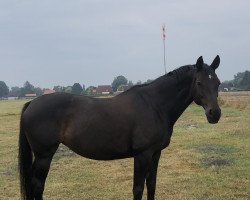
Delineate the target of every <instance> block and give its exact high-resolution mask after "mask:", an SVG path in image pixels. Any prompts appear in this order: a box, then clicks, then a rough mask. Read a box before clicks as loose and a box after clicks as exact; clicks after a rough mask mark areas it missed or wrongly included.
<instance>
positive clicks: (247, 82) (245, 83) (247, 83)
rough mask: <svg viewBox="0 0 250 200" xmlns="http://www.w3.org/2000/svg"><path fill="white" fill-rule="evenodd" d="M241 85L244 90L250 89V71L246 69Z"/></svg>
mask: <svg viewBox="0 0 250 200" xmlns="http://www.w3.org/2000/svg"><path fill="white" fill-rule="evenodd" d="M239 87H240V88H241V89H243V90H249V89H250V71H245V72H244V75H243V77H242V80H241V81H240V83H239Z"/></svg>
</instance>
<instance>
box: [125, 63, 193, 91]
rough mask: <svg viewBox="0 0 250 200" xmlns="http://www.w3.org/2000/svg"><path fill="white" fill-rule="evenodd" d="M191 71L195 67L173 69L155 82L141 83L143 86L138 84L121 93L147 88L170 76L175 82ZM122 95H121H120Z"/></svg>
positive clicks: (187, 66) (185, 66)
mask: <svg viewBox="0 0 250 200" xmlns="http://www.w3.org/2000/svg"><path fill="white" fill-rule="evenodd" d="M193 69H196V67H195V65H184V66H181V67H179V68H176V69H174V70H173V71H170V72H168V73H167V74H164V75H162V76H160V77H158V78H156V79H155V80H153V81H152V82H150V83H143V84H140V85H134V86H132V87H131V88H130V89H128V90H127V91H125V92H123V93H127V92H129V91H131V90H134V89H136V88H141V87H145V86H149V85H152V84H154V83H155V82H156V81H159V80H166V79H168V77H170V76H175V78H176V79H177V80H179V79H180V78H181V77H182V76H183V75H185V74H186V73H187V72H188V71H190V70H193ZM121 94H122V93H121Z"/></svg>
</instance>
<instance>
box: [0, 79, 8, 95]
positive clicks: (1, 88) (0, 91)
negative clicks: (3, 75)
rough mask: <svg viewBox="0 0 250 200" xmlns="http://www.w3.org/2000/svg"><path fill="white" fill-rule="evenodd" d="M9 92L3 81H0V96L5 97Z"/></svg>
mask: <svg viewBox="0 0 250 200" xmlns="http://www.w3.org/2000/svg"><path fill="white" fill-rule="evenodd" d="M8 94H9V88H8V86H7V85H6V84H5V82H3V81H0V98H1V97H5V96H7V95H8Z"/></svg>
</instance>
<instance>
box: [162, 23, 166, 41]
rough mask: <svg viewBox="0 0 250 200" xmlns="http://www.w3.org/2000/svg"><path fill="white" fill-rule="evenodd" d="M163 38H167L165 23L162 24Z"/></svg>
mask: <svg viewBox="0 0 250 200" xmlns="http://www.w3.org/2000/svg"><path fill="white" fill-rule="evenodd" d="M162 38H163V40H165V39H166V32H165V25H162Z"/></svg>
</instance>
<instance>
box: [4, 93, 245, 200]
mask: <svg viewBox="0 0 250 200" xmlns="http://www.w3.org/2000/svg"><path fill="white" fill-rule="evenodd" d="M24 102H25V101H24V100H15V101H0V197H1V198H0V199H4V200H8V199H11V200H15V199H20V195H19V181H18V173H17V144H18V134H19V117H20V110H21V107H22V105H23V104H24ZM220 102H221V104H222V105H221V109H222V117H221V120H220V122H219V123H218V124H216V125H211V124H209V123H208V122H207V120H206V117H205V115H204V111H203V109H202V108H200V107H198V106H196V105H194V104H192V105H191V106H190V107H189V108H188V109H187V110H186V111H185V113H184V114H183V115H182V116H181V118H180V119H179V120H178V122H177V123H176V125H175V128H174V133H173V136H172V140H171V143H170V146H169V147H168V148H167V149H165V150H164V151H163V153H162V156H161V159H160V163H159V169H158V170H159V171H158V180H157V189H156V199H157V200H165V199H172V200H190V199H191V200H195V199H197V200H198V199H200V200H203V199H209V200H216V199H224V200H225V199H226V200H227V199H228V200H229V199H241V200H243V199H245V200H247V199H249V198H250V170H249V166H250V156H249V155H250V109H249V105H250V94H249V93H237V95H236V93H235V94H231V93H226V94H225V93H221V95H220ZM132 179H133V159H124V160H116V161H93V160H89V159H85V158H83V157H80V156H78V155H76V154H75V153H73V152H71V151H70V150H68V149H67V148H66V147H64V146H60V147H59V149H58V151H57V153H56V155H55V157H54V159H53V161H52V165H51V169H50V172H49V175H48V178H47V182H46V188H45V193H44V196H45V199H51V200H58V199H72V200H78V199H79V200H80V199H95V200H110V199H118V200H127V199H132V181H133V180H132ZM145 193H146V191H145ZM145 197H146V196H145V194H144V199H145Z"/></svg>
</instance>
